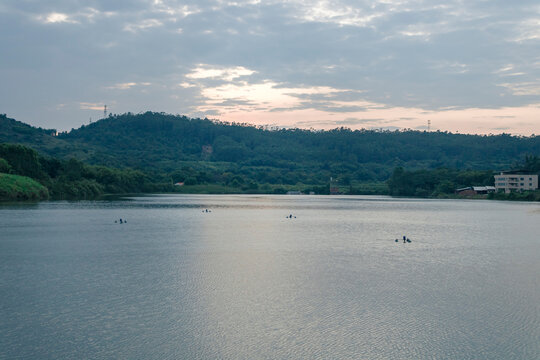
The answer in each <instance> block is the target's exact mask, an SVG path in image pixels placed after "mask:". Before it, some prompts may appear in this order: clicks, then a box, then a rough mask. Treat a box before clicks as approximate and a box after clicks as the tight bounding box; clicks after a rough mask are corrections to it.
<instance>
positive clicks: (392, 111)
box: [0, 0, 540, 136]
mask: <svg viewBox="0 0 540 360" xmlns="http://www.w3.org/2000/svg"><path fill="white" fill-rule="evenodd" d="M0 49H1V51H0V79H1V84H2V85H1V86H0V113H5V114H7V115H8V116H9V117H12V118H15V119H17V120H20V121H23V122H26V123H29V124H32V125H35V126H40V127H44V128H56V129H58V130H69V129H71V128H78V127H79V126H81V125H82V124H88V123H89V122H90V121H96V120H99V119H100V118H102V117H103V106H104V105H105V104H106V105H107V107H108V109H109V111H110V112H111V113H115V114H120V113H125V112H132V113H139V112H145V111H156V112H165V113H171V114H180V115H187V116H190V117H201V118H204V117H207V118H209V119H217V120H221V121H228V122H238V123H250V124H255V125H268V126H278V127H300V128H315V129H331V128H336V127H342V126H343V127H349V128H352V129H360V128H365V129H389V130H393V129H417V130H425V129H426V128H427V124H428V121H430V122H431V130H440V131H451V132H459V133H479V134H491V133H492V134H498V133H503V132H504V133H511V134H520V135H527V136H528V135H531V134H540V3H539V2H538V0H534V1H532V0H531V1H529V0H516V1H508V0H476V1H474V0H469V1H466V0H444V1H439V0H431V1H408V0H372V1H365V0H354V1H353V0H328V1H323V0H321V1H306V0H288V1H278V0H267V1H258V0H248V1H226V0H197V1H195V0H193V1H191V0H190V1H177V0H147V1H146V0H129V1H128V0H115V1H110V0H108V1H106V0H95V1H92V0H88V1H82V0H81V1H78V0H47V1H31V0H1V1H0Z"/></svg>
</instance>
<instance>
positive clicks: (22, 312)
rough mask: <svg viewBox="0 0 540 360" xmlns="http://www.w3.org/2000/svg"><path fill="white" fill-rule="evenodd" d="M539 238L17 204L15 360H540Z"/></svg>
mask: <svg viewBox="0 0 540 360" xmlns="http://www.w3.org/2000/svg"><path fill="white" fill-rule="evenodd" d="M207 208H208V209H210V210H211V212H210V213H203V212H202V210H203V209H207ZM289 214H293V215H296V219H294V218H293V219H286V218H285V216H286V215H289ZM119 218H123V219H127V221H128V222H127V224H122V225H120V224H115V223H114V220H116V219H119ZM539 224H540V206H539V205H538V204H527V203H509V202H494V201H436V200H410V199H391V198H384V197H328V196H326V197H316V196H200V195H199V196H196V195H191V196H187V195H184V196H153V197H139V198H132V199H129V200H125V201H113V202H73V203H68V202H50V203H40V204H37V205H18V206H4V207H0V229H1V233H0V274H1V275H0V319H1V321H0V358H126V359H134V358H140V359H178V358H189V359H195V358H204V359H207V358H223V359H237V358H244V359H248V358H249V359H255V358H268V359H278V358H283V359H285V358H320V359H340V358H341V359H350V358H365V359H431V358H445V359H538V358H540V345H539V344H540V286H539V285H540V284H539V276H538V274H539V273H540V251H539V250H538V249H539V246H540V241H539V237H538V234H539V230H540V225H539ZM404 234H405V235H407V236H409V237H410V238H411V239H412V240H413V242H412V243H411V244H403V243H397V244H396V243H395V242H394V241H393V240H394V239H395V238H397V237H401V236H402V235H404Z"/></svg>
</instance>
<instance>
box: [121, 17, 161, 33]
mask: <svg viewBox="0 0 540 360" xmlns="http://www.w3.org/2000/svg"><path fill="white" fill-rule="evenodd" d="M159 26H163V22H162V21H160V20H158V19H144V20H141V21H139V22H135V23H129V24H126V25H124V30H125V31H129V32H132V33H136V32H138V31H140V30H147V29H150V28H154V27H159Z"/></svg>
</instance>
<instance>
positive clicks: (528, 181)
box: [495, 173, 538, 193]
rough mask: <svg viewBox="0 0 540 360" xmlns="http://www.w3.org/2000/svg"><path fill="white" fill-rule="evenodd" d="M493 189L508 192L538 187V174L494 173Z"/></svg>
mask: <svg viewBox="0 0 540 360" xmlns="http://www.w3.org/2000/svg"><path fill="white" fill-rule="evenodd" d="M495 189H497V191H503V190H504V192H505V193H509V192H512V191H526V190H536V189H538V175H529V174H505V173H500V174H499V175H495Z"/></svg>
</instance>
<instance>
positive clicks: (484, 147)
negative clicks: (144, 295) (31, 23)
mask: <svg viewBox="0 0 540 360" xmlns="http://www.w3.org/2000/svg"><path fill="white" fill-rule="evenodd" d="M54 134H56V132H55V130H49V129H40V128H34V127H32V126H29V125H26V124H23V123H21V122H18V121H16V120H14V119H10V118H8V117H7V116H5V115H0V142H1V141H4V142H14V143H18V144H20V145H26V146H29V147H31V148H33V149H35V150H37V151H39V154H41V155H38V153H36V152H35V151H34V150H31V149H29V148H25V149H23V148H20V149H18V150H17V151H16V153H17V155H16V156H14V155H10V154H9V152H8V154H2V153H0V158H3V161H2V160H0V169H4V172H10V173H13V174H20V175H25V176H29V177H32V178H34V179H36V180H38V181H39V182H40V183H41V184H43V185H45V186H46V187H47V188H48V189H49V191H50V193H51V197H53V198H92V197H95V196H98V195H99V194H103V193H121V192H149V191H164V192H179V193H184V192H198V193H206V192H211V193H276V194H280V193H286V192H288V191H301V192H304V193H310V192H314V193H316V194H328V193H329V192H330V189H329V179H330V178H333V179H334V182H335V183H334V186H337V187H338V189H339V192H340V193H342V194H392V195H397V196H427V197H429V196H436V197H442V196H448V194H452V193H453V192H454V190H455V188H457V187H464V186H472V185H491V184H492V182H493V177H492V171H501V170H508V169H510V168H516V167H517V166H521V167H523V166H524V165H523V164H517V163H516V161H518V160H520V159H524V158H525V157H526V155H527V154H540V136H534V135H533V136H530V137H522V136H511V135H508V134H502V135H489V136H483V135H463V134H452V133H448V132H429V133H428V132H425V131H412V130H405V131H395V132H392V131H372V130H355V131H353V130H350V129H347V128H339V129H334V130H330V131H314V130H301V129H274V130H268V129H266V128H263V127H254V126H247V125H245V124H230V123H223V122H218V121H211V120H208V119H190V118H187V117H185V116H177V115H168V114H164V113H152V112H147V113H144V114H136V115H135V114H131V113H127V114H123V115H111V116H109V117H108V118H106V119H102V120H100V121H97V122H95V123H92V124H90V125H88V126H84V125H83V126H81V127H80V128H79V129H72V130H71V131H70V132H67V133H62V134H60V135H59V136H53V135H54ZM10 146H13V145H10ZM526 159H529V160H526V161H529V163H530V164H529V165H530V166H533V167H534V166H537V163H536V162H535V161H537V157H534V156H529V157H527V158H526ZM534 159H536V160H534ZM83 162H84V163H83ZM535 164H536V165H535ZM471 169H474V170H471ZM536 171H538V170H536ZM178 182H181V183H184V186H173V184H174V183H178Z"/></svg>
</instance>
